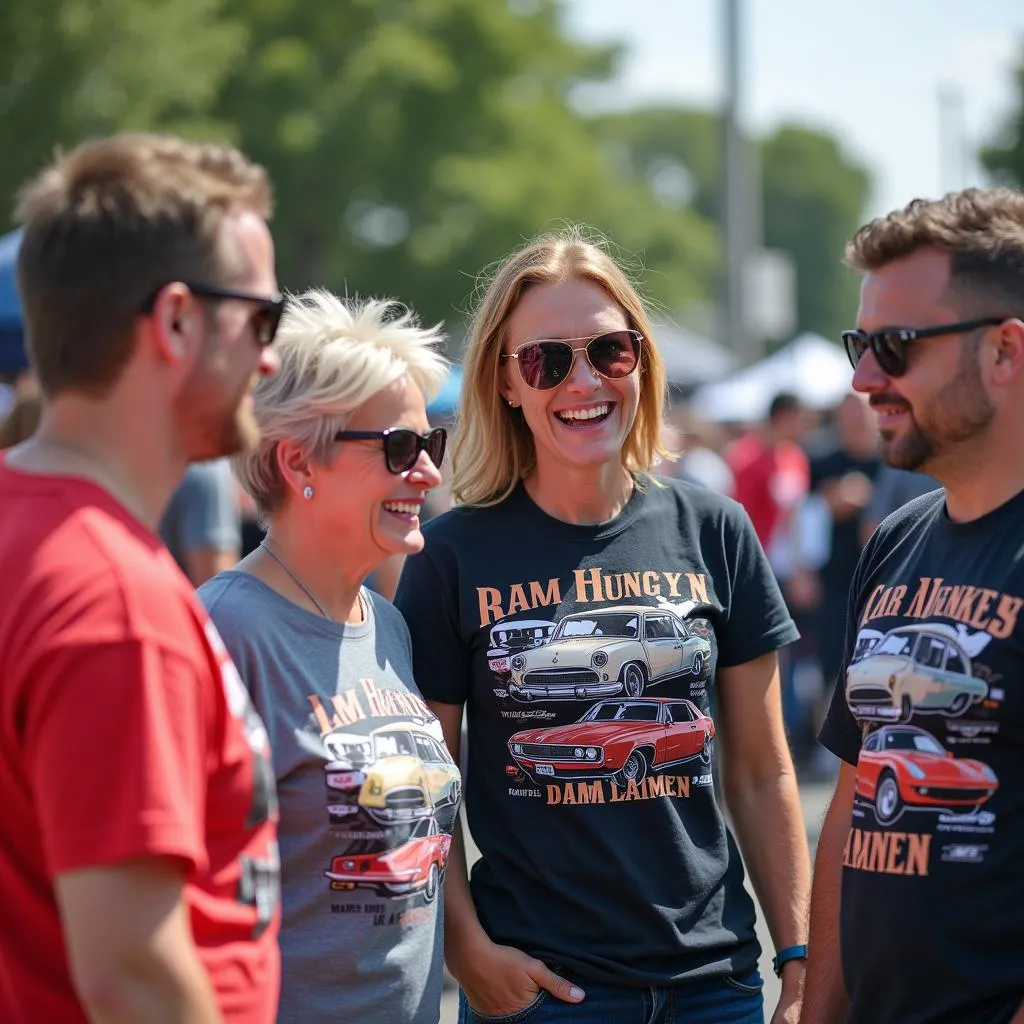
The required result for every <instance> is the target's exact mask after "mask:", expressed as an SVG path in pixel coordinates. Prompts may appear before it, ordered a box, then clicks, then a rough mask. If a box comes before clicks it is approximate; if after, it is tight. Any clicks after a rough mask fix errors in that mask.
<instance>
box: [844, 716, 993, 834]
mask: <svg viewBox="0 0 1024 1024" xmlns="http://www.w3.org/2000/svg"><path fill="white" fill-rule="evenodd" d="M998 786H999V781H998V779H996V775H995V772H993V771H992V769H991V768H989V766H988V765H987V764H982V762H981V761H974V760H971V759H969V758H962V757H954V756H953V755H952V754H951V753H950V752H949V751H947V750H946V749H945V748H944V747H943V746H942V745H941V744H940V743H939V741H938V740H936V739H935V737H934V736H932V734H931V733H929V732H925V730H924V729H918V728H917V727H916V726H912V725H887V726H883V727H882V728H881V729H878V730H876V731H875V732H873V733H872V734H871V735H870V736H869V737H868V738H867V739H866V740H865V741H864V746H863V747H862V748H861V752H860V758H859V759H858V761H857V779H856V782H855V785H854V792H855V794H856V795H857V796H858V797H860V798H861V799H863V800H866V801H868V802H869V803H871V804H872V805H873V806H874V809H875V817H876V818H877V819H878V821H879V822H880V823H881V824H882V825H890V824H892V822H894V821H896V819H897V818H898V817H899V816H900V815H901V814H902V813H903V811H904V809H905V808H906V807H918V808H929V807H930V808H933V809H935V810H949V809H952V808H957V807H963V808H970V809H971V810H976V809H977V808H978V807H980V806H981V805H982V804H983V803H984V802H985V801H986V800H988V798H989V797H990V796H991V795H992V794H993V793H994V792H995V791H996V789H997V788H998Z"/></svg>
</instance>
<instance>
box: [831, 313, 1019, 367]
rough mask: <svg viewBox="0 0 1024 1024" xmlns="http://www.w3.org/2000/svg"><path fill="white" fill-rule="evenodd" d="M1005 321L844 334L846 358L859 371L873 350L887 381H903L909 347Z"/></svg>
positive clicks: (994, 318) (993, 319)
mask: <svg viewBox="0 0 1024 1024" xmlns="http://www.w3.org/2000/svg"><path fill="white" fill-rule="evenodd" d="M1005 319H1006V318H1005V317H1001V316H986V317H982V318H981V319H980V320H964V321H962V322H961V323H956V324H942V325H941V326H939V327H921V328H910V327H908V328H901V327H886V328H885V329H884V330H881V331H873V332H871V333H868V332H867V331H843V345H845V346H846V355H847V357H848V358H849V360H850V362H851V363H852V364H853V368H854V369H855V370H856V369H857V365H858V363H860V361H861V359H862V358H863V357H864V353H865V352H867V350H868V349H871V351H872V352H874V354H875V359H877V360H878V365H879V367H880V368H881V370H882V372H883V373H884V374H885V375H886V376H888V377H900V376H902V375H903V374H904V373H906V372H907V347H908V346H909V345H910V343H911V342H914V341H919V340H921V339H922V338H939V337H941V336H943V335H945V334H962V333H965V332H967V331H976V330H977V329H978V328H979V327H995V325H996V324H1001V323H1002V322H1003V321H1004V320H1005Z"/></svg>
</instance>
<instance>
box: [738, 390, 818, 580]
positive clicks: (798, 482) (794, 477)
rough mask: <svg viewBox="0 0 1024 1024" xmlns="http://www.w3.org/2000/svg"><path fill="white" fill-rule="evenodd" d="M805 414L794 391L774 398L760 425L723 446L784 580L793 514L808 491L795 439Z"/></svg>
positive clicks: (803, 457) (743, 498) (788, 565)
mask: <svg viewBox="0 0 1024 1024" xmlns="http://www.w3.org/2000/svg"><path fill="white" fill-rule="evenodd" d="M805 427H806V415H805V411H804V408H803V406H802V405H801V403H800V400H799V399H798V398H797V397H796V395H792V394H789V393H788V392H784V393H782V394H778V395H776V396H775V398H774V399H772V403H771V405H770V406H769V409H768V419H767V421H766V422H765V424H764V426H763V427H762V428H761V429H760V430H754V431H751V432H750V433H749V434H745V435H744V436H743V437H741V438H739V439H738V440H736V441H734V442H733V443H732V444H731V445H730V446H729V447H728V448H727V449H726V451H725V459H726V462H728V464H729V468H730V469H731V470H732V472H733V477H734V479H735V487H734V490H733V497H734V498H735V499H736V500H737V501H738V502H739V503H740V504H741V505H742V506H743V507H744V508H745V509H746V510H747V514H748V515H749V516H750V519H751V521H752V522H753V524H754V530H755V532H756V533H757V539H758V540H759V541H760V542H761V546H762V547H763V548H764V550H765V553H766V554H767V555H768V561H769V562H770V563H771V566H772V569H773V570H774V571H775V575H776V576H777V577H778V578H779V579H780V580H783V581H784V580H786V579H787V578H788V576H789V573H790V570H791V567H792V551H791V539H790V530H791V528H792V525H793V515H794V513H795V511H796V509H797V507H798V506H799V504H800V502H801V501H802V500H803V498H804V496H805V495H806V494H807V488H808V487H809V486H810V480H811V469H810V463H809V461H808V458H807V455H806V453H805V452H804V450H803V448H801V447H800V445H799V444H798V443H797V441H798V440H799V439H800V438H801V437H802V436H803V434H804V431H805Z"/></svg>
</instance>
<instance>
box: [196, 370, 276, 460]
mask: <svg viewBox="0 0 1024 1024" xmlns="http://www.w3.org/2000/svg"><path fill="white" fill-rule="evenodd" d="M223 389H224V383H223V382H222V381H218V380H217V379H216V377H213V376H211V374H210V371H209V370H208V369H207V368H206V367H205V366H203V365H198V366H196V368H195V370H194V372H193V374H192V376H191V377H190V378H189V381H188V383H187V384H186V386H185V387H184V388H183V389H182V394H181V422H182V424H183V429H182V439H183V447H184V450H185V454H186V455H187V457H188V460H189V462H201V461H204V460H206V459H217V458H221V457H222V456H226V455H238V454H241V453H244V452H248V451H252V450H253V449H254V448H255V447H256V446H257V445H258V444H259V440H260V428H259V425H258V424H257V422H256V417H255V414H254V412H253V407H252V402H251V401H249V400H248V395H249V392H250V390H251V382H250V381H245V382H244V383H243V384H241V385H240V386H239V388H238V390H237V391H236V393H235V394H234V395H233V396H231V398H227V399H226V398H225V397H224V395H223Z"/></svg>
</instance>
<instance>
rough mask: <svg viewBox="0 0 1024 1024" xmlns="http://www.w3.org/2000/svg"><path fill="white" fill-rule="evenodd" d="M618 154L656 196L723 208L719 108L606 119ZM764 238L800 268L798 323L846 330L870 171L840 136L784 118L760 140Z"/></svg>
mask: <svg viewBox="0 0 1024 1024" xmlns="http://www.w3.org/2000/svg"><path fill="white" fill-rule="evenodd" d="M594 126H595V129H596V131H597V134H598V136H599V137H600V138H602V139H603V140H604V142H605V144H606V146H607V147H609V149H610V150H611V152H612V153H614V154H615V157H616V159H617V160H618V161H620V162H621V163H622V164H623V165H624V166H625V167H626V168H627V169H628V173H629V174H631V175H632V176H633V177H634V178H636V179H638V180H642V181H646V183H647V185H648V187H649V189H650V190H652V192H653V193H654V194H655V195H659V194H662V195H665V196H674V197H675V198H676V200H677V201H680V202H686V203H689V204H691V205H692V208H693V210H694V211H695V212H697V213H699V214H700V215H701V216H703V217H707V218H710V219H713V220H715V221H718V219H719V218H720V216H721V203H722V194H721V191H722V185H721V182H722V176H721V172H720V167H721V124H720V121H719V119H718V117H717V116H716V115H715V114H714V113H710V112H705V111H694V110H681V109H678V108H664V107H654V108H645V109H642V110H631V111H627V112H625V113H621V114H614V115H608V116H605V117H600V118H596V119H595V121H594ZM754 149H755V153H754V154H753V155H754V159H756V160H757V161H758V162H759V164H760V173H761V181H762V190H763V191H762V207H763V221H764V223H763V232H762V241H763V244H764V245H765V246H767V247H769V248H773V249H784V250H786V251H787V252H789V253H790V254H791V255H792V256H793V259H794V261H795V263H796V268H797V317H796V319H797V324H798V325H799V328H800V330H809V331H817V332H818V333H819V334H822V335H824V336H825V337H829V338H837V337H838V336H839V331H840V330H842V329H843V327H845V326H846V323H847V321H848V320H849V318H850V316H851V315H852V311H853V310H854V309H855V308H856V306H857V279H856V277H855V275H853V274H851V273H850V272H849V271H848V270H847V269H846V268H845V267H844V266H843V264H842V253H843V247H844V245H845V244H846V240H847V239H848V238H849V237H850V235H851V234H852V233H853V231H854V230H856V228H857V226H858V224H859V223H860V218H861V212H862V210H863V208H864V204H865V202H866V201H867V195H868V187H869V178H868V175H867V173H866V171H865V170H864V169H863V168H861V167H859V166H858V165H857V164H856V163H854V162H853V161H852V160H850V158H849V157H847V156H846V155H845V154H844V153H843V152H842V150H841V148H840V145H839V143H838V141H837V140H836V139H835V138H833V137H832V136H831V135H827V134H824V133H822V132H819V131H815V130H813V129H810V128H803V127H795V126H782V127H780V128H779V129H777V130H776V131H775V132H774V133H773V134H772V135H770V136H769V137H768V138H767V139H764V140H762V141H760V143H758V144H756V145H755V147H754Z"/></svg>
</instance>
